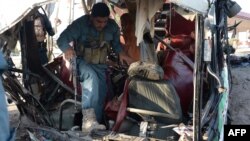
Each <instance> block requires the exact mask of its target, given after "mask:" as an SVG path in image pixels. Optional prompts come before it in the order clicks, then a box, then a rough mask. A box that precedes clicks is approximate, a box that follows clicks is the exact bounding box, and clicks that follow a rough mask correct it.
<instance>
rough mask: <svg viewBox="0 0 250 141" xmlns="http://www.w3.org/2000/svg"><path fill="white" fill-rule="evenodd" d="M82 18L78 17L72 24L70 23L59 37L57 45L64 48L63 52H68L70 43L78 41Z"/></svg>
mask: <svg viewBox="0 0 250 141" xmlns="http://www.w3.org/2000/svg"><path fill="white" fill-rule="evenodd" d="M80 21H81V19H77V20H76V21H74V22H73V23H72V24H70V25H69V26H68V27H67V28H66V29H65V30H64V31H63V32H62V33H61V34H60V36H59V38H58V39H57V45H58V47H59V48H60V49H61V50H62V52H64V53H65V52H66V51H68V50H71V49H69V47H70V46H73V45H70V44H69V43H71V42H74V41H76V40H77V39H78V38H79V36H81V28H82V27H81V26H80ZM82 26H83V25H82Z"/></svg>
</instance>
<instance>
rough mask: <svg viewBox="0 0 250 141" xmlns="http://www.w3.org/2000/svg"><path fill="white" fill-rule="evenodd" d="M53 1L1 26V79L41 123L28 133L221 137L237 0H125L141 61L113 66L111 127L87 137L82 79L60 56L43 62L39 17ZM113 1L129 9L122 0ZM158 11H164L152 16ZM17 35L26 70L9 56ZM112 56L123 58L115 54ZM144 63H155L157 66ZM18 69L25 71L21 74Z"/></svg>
mask: <svg viewBox="0 0 250 141" xmlns="http://www.w3.org/2000/svg"><path fill="white" fill-rule="evenodd" d="M51 2H53V1H50V0H43V1H42V0H41V1H38V2H37V3H35V4H33V5H32V6H31V8H28V9H29V10H24V11H25V12H24V13H25V14H23V17H22V18H21V19H17V20H16V21H15V22H12V23H11V24H9V25H8V27H5V26H3V28H2V27H1V32H0V33H1V40H2V44H1V50H2V51H3V52H4V54H5V55H6V59H7V61H8V62H9V70H8V71H6V72H5V73H4V74H3V85H4V88H5V90H6V94H7V95H8V97H9V98H10V99H11V100H13V101H14V102H15V104H16V105H17V108H18V110H19V111H20V113H21V115H22V116H23V115H25V116H27V117H28V118H29V119H31V120H32V121H34V122H35V123H37V124H38V125H39V126H40V127H34V128H32V127H28V129H29V131H30V132H33V133H34V134H35V133H36V134H39V133H43V132H46V135H44V134H43V135H42V136H45V137H47V138H51V139H53V140H93V139H97V140H136V139H161V140H178V138H180V137H181V138H190V139H191V140H192V139H193V140H197V141H198V140H202V139H203V140H222V139H223V125H224V124H226V119H227V103H228V102H227V101H228V94H229V91H230V86H229V76H228V67H230V65H229V64H227V63H228V62H229V61H227V58H224V55H228V52H226V53H224V52H223V51H224V50H226V49H227V48H228V46H229V45H228V41H227V39H228V38H227V24H226V21H227V16H229V17H232V16H233V15H234V14H235V13H230V8H231V7H230V6H231V5H230V4H232V3H230V2H231V1H229V0H223V1H219V0H218V1H206V0H204V1H201V0H197V2H194V4H190V3H188V1H187V0H181V1H177V0H172V1H170V2H165V3H163V1H161V0H158V1H153V2H152V3H151V1H150V0H149V1H146V2H145V1H144V2H143V1H140V0H138V1H129V0H128V1H125V3H126V4H125V5H126V6H127V7H126V8H127V9H128V11H129V12H130V13H132V15H133V16H135V19H136V20H135V22H136V24H135V31H134V32H135V34H136V37H137V40H136V43H135V44H137V45H138V46H139V48H140V52H141V53H140V55H141V56H140V58H141V60H140V61H141V62H139V63H138V62H136V63H138V64H132V65H134V66H135V69H134V68H132V67H131V66H130V67H129V68H126V67H124V66H121V65H119V63H118V67H110V69H109V72H108V75H110V80H107V82H108V83H107V84H108V85H109V86H110V87H109V88H110V89H109V91H110V95H109V97H108V98H107V104H106V106H105V110H104V112H105V121H104V124H105V125H106V127H107V129H108V130H107V131H93V132H92V133H91V134H89V135H88V136H87V135H85V134H83V133H82V132H81V131H80V130H79V129H78V128H77V126H78V127H81V118H82V115H81V94H80V92H79V87H80V86H79V83H77V82H75V83H73V79H72V78H71V77H74V76H72V70H74V69H72V68H71V67H70V64H69V62H67V61H65V60H64V58H63V57H62V56H58V57H56V58H54V59H53V60H51V61H49V62H48V63H45V64H43V63H42V62H41V59H40V58H39V50H38V48H39V47H38V43H37V42H38V41H37V39H36V35H35V31H34V20H33V17H34V13H36V11H37V10H38V9H39V8H40V7H39V6H41V5H43V4H47V3H51ZM108 2H110V4H111V5H113V7H120V8H124V7H123V6H122V5H123V4H121V3H122V2H120V1H119V2H118V3H115V2H114V1H112V0H111V1H108ZM147 2H148V5H147V4H145V3H147ZM153 3H157V4H155V5H154V6H153V8H152V10H148V11H150V12H148V13H147V12H145V11H143V8H145V7H147V8H148V9H149V8H150V6H151V5H153ZM142 4H145V5H142ZM149 5H150V6H149ZM135 11H137V12H135ZM139 11H140V12H141V13H139ZM157 12H158V13H157ZM143 13H144V14H143ZM145 13H147V14H148V15H145ZM155 13H157V14H158V16H156V19H155V20H152V19H151V18H152V17H154V15H155ZM145 16H146V17H147V18H145ZM143 18H144V19H143ZM148 20H149V21H153V22H147V21H148ZM142 21H144V22H145V23H147V24H154V23H155V27H154V25H153V27H154V28H149V29H148V30H149V31H151V29H153V31H154V32H155V33H154V34H151V33H149V31H146V30H145V28H146V24H145V23H143V22H142ZM140 22H142V23H140ZM139 23H140V24H139ZM162 23H163V26H162ZM158 24H159V25H158ZM2 25H3V24H2ZM149 27H151V26H149ZM162 29H164V30H163V31H164V33H163V34H162ZM165 30H166V31H165ZM140 31H146V33H147V34H145V32H140ZM46 32H49V31H48V30H47V29H46ZM124 33H125V32H124ZM148 33H149V34H148ZM152 35H153V36H152ZM17 40H19V41H20V45H21V55H22V57H21V58H22V60H21V61H22V68H21V69H20V68H16V67H15V65H14V64H13V63H11V57H10V52H11V50H13V49H14V46H15V42H16V41H17ZM125 42H126V41H125ZM156 43H157V46H158V47H159V50H158V52H157V53H158V54H157V55H158V56H157V58H156V55H155V50H154V49H155V48H154V46H153V49H152V44H153V45H154V44H156ZM149 44H150V45H151V46H150V45H149ZM158 47H157V48H158ZM47 48H49V47H48V46H47ZM148 48H150V49H148ZM152 50H153V51H152ZM145 54H146V55H145ZM148 54H151V56H150V55H148ZM152 54H153V55H152ZM227 57H228V56H227ZM110 58H111V59H113V60H115V61H116V60H117V57H116V55H114V54H112V55H111V56H110ZM148 58H149V59H148ZM152 58H153V59H152ZM144 62H151V64H154V65H155V67H153V69H155V70H156V71H152V70H153V69H152V70H150V67H147V64H146V63H145V64H144ZM152 62H153V63H152ZM158 62H159V64H158ZM143 65H144V66H143ZM136 66H142V67H141V68H137V67H136ZM151 66H152V65H151ZM148 68H149V69H148ZM145 72H146V73H145ZM16 73H21V74H22V77H21V78H22V80H21V81H19V79H18V76H17V75H16ZM150 73H151V74H152V75H151V77H150ZM152 76H153V77H152ZM156 76H157V77H156ZM122 93H123V94H122ZM181 123H182V124H181ZM215 129H216V130H215ZM182 130H184V131H182ZM176 132H177V133H178V134H179V135H177V134H176ZM47 135H48V136H47ZM63 137H65V138H63Z"/></svg>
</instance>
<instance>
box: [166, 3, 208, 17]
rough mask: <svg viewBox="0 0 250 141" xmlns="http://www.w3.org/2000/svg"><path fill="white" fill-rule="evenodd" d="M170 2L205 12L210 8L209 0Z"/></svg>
mask: <svg viewBox="0 0 250 141" xmlns="http://www.w3.org/2000/svg"><path fill="white" fill-rule="evenodd" d="M170 2H172V3H175V4H177V5H179V6H182V7H185V8H188V9H190V10H193V11H195V12H199V13H203V14H205V13H207V10H208V1H207V0H192V1H190V0H170Z"/></svg>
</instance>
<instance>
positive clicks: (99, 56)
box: [78, 32, 110, 64]
mask: <svg viewBox="0 0 250 141" xmlns="http://www.w3.org/2000/svg"><path fill="white" fill-rule="evenodd" d="M88 40H89V45H88V46H85V47H84V46H83V45H82V44H81V45H80V50H81V51H80V54H78V55H80V56H82V57H83V58H84V60H85V61H86V62H87V63H90V64H106V61H107V56H108V52H109V50H110V45H109V43H108V42H106V41H105V40H104V32H101V33H100V36H99V39H95V38H93V37H91V36H90V38H89V39H88Z"/></svg>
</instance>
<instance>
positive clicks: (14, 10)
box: [0, 0, 55, 34]
mask: <svg viewBox="0 0 250 141" xmlns="http://www.w3.org/2000/svg"><path fill="white" fill-rule="evenodd" d="M54 1H55V0H8V1H2V2H1V5H0V19H1V20H0V34H2V33H3V32H4V31H6V30H8V29H10V28H11V27H13V26H14V25H15V24H16V23H18V22H19V21H21V20H22V19H23V18H24V17H25V16H26V15H28V14H29V12H30V11H31V10H32V9H33V8H35V7H39V6H42V5H45V4H48V3H51V2H54Z"/></svg>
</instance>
